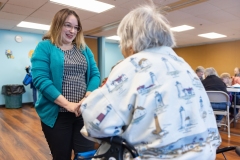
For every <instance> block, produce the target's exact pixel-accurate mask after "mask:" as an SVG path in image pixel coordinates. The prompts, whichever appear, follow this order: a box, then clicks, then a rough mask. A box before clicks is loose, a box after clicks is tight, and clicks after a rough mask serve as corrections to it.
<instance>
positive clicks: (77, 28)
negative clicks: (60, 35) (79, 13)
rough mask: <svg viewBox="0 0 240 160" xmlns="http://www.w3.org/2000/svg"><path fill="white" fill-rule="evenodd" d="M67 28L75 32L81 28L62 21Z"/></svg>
mask: <svg viewBox="0 0 240 160" xmlns="http://www.w3.org/2000/svg"><path fill="white" fill-rule="evenodd" d="M63 26H64V27H65V28H66V29H67V30H72V28H73V29H74V31H75V32H79V31H80V30H81V28H80V27H79V26H72V25H71V24H70V23H64V25H63Z"/></svg>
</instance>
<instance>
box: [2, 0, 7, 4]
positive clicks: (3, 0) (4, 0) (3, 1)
mask: <svg viewBox="0 0 240 160" xmlns="http://www.w3.org/2000/svg"><path fill="white" fill-rule="evenodd" d="M7 1H8V0H0V2H2V3H5V2H7Z"/></svg>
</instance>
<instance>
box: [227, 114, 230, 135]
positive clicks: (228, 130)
mask: <svg viewBox="0 0 240 160" xmlns="http://www.w3.org/2000/svg"><path fill="white" fill-rule="evenodd" d="M227 119H228V120H227V121H228V126H227V127H228V138H230V123H229V112H228V114H227Z"/></svg>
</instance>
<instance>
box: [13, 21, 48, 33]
mask: <svg viewBox="0 0 240 160" xmlns="http://www.w3.org/2000/svg"><path fill="white" fill-rule="evenodd" d="M17 27H23V28H32V29H39V30H46V31H48V30H49V28H50V25H45V24H39V23H32V22H25V21H22V22H20V23H19V24H18V25H17Z"/></svg>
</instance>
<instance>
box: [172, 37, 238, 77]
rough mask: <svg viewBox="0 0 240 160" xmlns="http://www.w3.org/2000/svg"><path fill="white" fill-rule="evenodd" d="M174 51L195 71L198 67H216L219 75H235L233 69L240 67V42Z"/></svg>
mask: <svg viewBox="0 0 240 160" xmlns="http://www.w3.org/2000/svg"><path fill="white" fill-rule="evenodd" d="M174 51H175V52H176V53H177V54H178V55H179V56H180V57H182V58H183V59H185V61H186V62H188V63H189V65H190V66H191V67H192V68H193V69H194V70H195V68H196V67H197V66H203V67H204V68H208V67H214V68H215V69H216V70H217V72H218V74H219V75H220V74H221V73H223V72H228V73H229V74H230V75H233V69H234V68H235V67H240V40H238V41H232V42H225V43H217V44H209V45H201V46H192V47H184V48H175V49H174Z"/></svg>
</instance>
